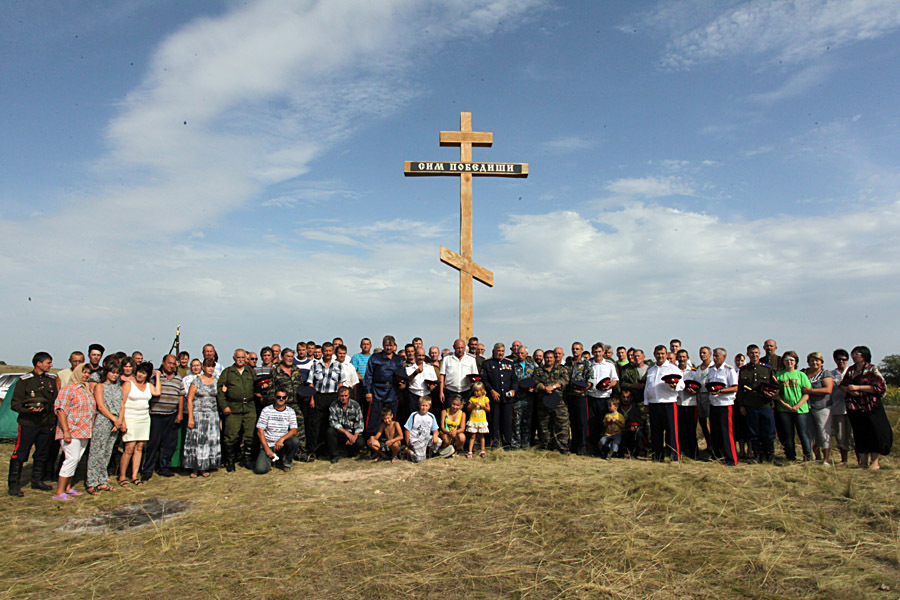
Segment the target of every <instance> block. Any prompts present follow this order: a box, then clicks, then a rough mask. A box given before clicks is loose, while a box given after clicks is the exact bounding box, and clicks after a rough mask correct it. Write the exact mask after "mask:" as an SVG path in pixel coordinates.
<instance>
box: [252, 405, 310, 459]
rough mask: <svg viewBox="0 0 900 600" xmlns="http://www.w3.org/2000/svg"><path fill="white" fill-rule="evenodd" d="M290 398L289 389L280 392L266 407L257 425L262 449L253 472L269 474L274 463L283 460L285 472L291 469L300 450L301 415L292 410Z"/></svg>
mask: <svg viewBox="0 0 900 600" xmlns="http://www.w3.org/2000/svg"><path fill="white" fill-rule="evenodd" d="M287 397H288V394H287V392H286V391H285V390H283V389H279V390H276V392H275V395H274V401H275V403H274V404H270V405H269V406H266V407H265V408H263V409H262V412H261V413H260V415H259V419H258V420H257V422H256V434H257V436H258V437H259V441H260V447H261V449H260V452H259V456H257V457H256V465H255V466H254V469H253V472H254V473H256V474H257V475H264V474H266V473H268V472H269V470H270V469H271V468H272V463H273V462H274V461H276V460H279V459H280V460H281V466H282V468H283V469H285V470H287V469H290V468H291V465H292V464H293V462H294V455H296V454H297V451H298V450H300V439H299V438H298V437H297V432H298V428H297V413H295V412H294V411H293V410H290V409H288V407H287Z"/></svg>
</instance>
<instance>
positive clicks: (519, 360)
mask: <svg viewBox="0 0 900 600" xmlns="http://www.w3.org/2000/svg"><path fill="white" fill-rule="evenodd" d="M536 366H537V365H535V364H534V361H533V360H531V356H529V354H528V347H527V346H525V345H524V344H521V343H520V344H519V346H518V347H517V348H516V359H515V360H514V361H513V367H514V369H515V371H516V380H517V382H518V383H517V389H516V397H515V398H514V399H513V406H512V448H513V449H516V448H527V447H529V446H530V445H531V443H532V438H531V436H532V434H533V433H534V420H533V419H532V417H533V415H534V388H533V387H532V385H531V384H529V382H533V381H534V380H533V379H532V377H533V376H534V369H535V367H536Z"/></svg>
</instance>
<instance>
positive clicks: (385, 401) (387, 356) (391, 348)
mask: <svg viewBox="0 0 900 600" xmlns="http://www.w3.org/2000/svg"><path fill="white" fill-rule="evenodd" d="M381 345H382V348H383V350H382V351H381V352H379V353H378V354H373V355H372V356H371V357H370V358H369V361H368V364H366V374H365V376H364V377H363V387H364V388H365V391H366V402H367V403H368V405H369V408H368V410H367V411H366V434H368V435H371V434H373V433H375V432H376V431H378V427H379V426H380V425H381V409H383V408H385V407H389V408H390V409H391V410H392V411H393V412H394V414H397V403H398V398H399V396H398V395H397V384H396V382H395V379H394V372H395V371H397V370H398V369H400V367H402V366H403V359H402V358H400V357H399V356H397V354H395V353H396V352H397V342H396V341H394V336H392V335H386V336H384V339H383V340H382V342H381Z"/></svg>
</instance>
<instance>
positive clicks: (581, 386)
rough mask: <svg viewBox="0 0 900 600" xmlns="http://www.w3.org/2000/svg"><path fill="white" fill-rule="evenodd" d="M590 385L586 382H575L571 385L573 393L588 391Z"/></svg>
mask: <svg viewBox="0 0 900 600" xmlns="http://www.w3.org/2000/svg"><path fill="white" fill-rule="evenodd" d="M590 385H591V384H590V383H588V382H587V381H576V382H575V383H573V384H572V387H573V388H575V391H578V392H583V391H584V390H586V389H588V387H590Z"/></svg>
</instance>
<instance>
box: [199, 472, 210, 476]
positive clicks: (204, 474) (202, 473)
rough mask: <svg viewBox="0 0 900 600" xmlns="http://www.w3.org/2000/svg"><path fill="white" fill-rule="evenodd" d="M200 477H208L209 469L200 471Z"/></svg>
mask: <svg viewBox="0 0 900 600" xmlns="http://www.w3.org/2000/svg"><path fill="white" fill-rule="evenodd" d="M200 476H201V477H209V471H200Z"/></svg>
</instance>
